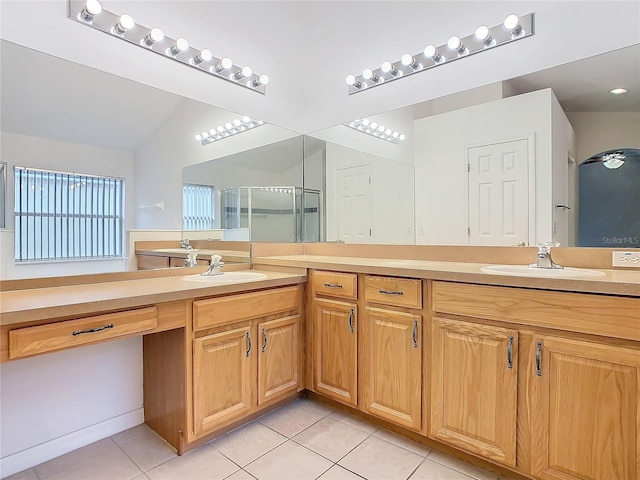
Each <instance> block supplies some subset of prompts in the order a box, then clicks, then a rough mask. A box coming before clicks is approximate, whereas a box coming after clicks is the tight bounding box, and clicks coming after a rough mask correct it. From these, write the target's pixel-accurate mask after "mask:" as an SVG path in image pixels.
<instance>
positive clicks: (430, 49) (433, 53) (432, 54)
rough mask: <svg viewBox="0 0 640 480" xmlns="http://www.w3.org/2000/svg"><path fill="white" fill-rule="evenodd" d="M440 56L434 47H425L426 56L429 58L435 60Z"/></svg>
mask: <svg viewBox="0 0 640 480" xmlns="http://www.w3.org/2000/svg"><path fill="white" fill-rule="evenodd" d="M437 54H438V50H436V47H434V46H433V45H427V46H426V47H424V56H425V57H427V58H433V57H435V56H436V55H437Z"/></svg>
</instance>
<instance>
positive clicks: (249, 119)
mask: <svg viewBox="0 0 640 480" xmlns="http://www.w3.org/2000/svg"><path fill="white" fill-rule="evenodd" d="M250 122H251V118H249V117H247V116H246V115H245V116H244V117H242V123H250Z"/></svg>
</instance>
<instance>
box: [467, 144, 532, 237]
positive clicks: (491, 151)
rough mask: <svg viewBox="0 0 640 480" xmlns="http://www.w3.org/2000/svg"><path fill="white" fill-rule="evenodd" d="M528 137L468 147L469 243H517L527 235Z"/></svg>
mask: <svg viewBox="0 0 640 480" xmlns="http://www.w3.org/2000/svg"><path fill="white" fill-rule="evenodd" d="M528 151H529V149H528V141H527V140H526V139H523V140H516V141H513V142H504V143H495V144H489V145H483V146H479V147H473V148H469V149H468V150H467V152H468V153H467V162H468V169H467V170H468V172H469V245H518V244H519V243H521V242H524V244H527V243H528V238H529V183H528V169H529V159H528Z"/></svg>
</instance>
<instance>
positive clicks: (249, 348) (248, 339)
mask: <svg viewBox="0 0 640 480" xmlns="http://www.w3.org/2000/svg"><path fill="white" fill-rule="evenodd" d="M250 353H251V335H250V334H249V332H247V357H248V356H249V354H250Z"/></svg>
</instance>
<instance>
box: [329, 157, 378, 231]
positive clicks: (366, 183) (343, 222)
mask: <svg viewBox="0 0 640 480" xmlns="http://www.w3.org/2000/svg"><path fill="white" fill-rule="evenodd" d="M336 184H337V186H338V188H337V190H336V194H337V195H338V198H337V202H336V205H337V206H338V240H343V241H344V242H346V243H371V242H372V241H373V225H372V221H371V220H372V214H371V212H372V210H373V208H372V204H371V166H370V165H362V166H358V167H349V168H339V169H336Z"/></svg>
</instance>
